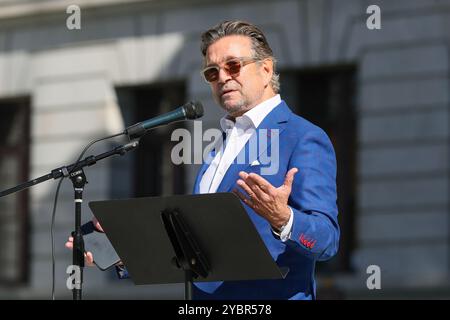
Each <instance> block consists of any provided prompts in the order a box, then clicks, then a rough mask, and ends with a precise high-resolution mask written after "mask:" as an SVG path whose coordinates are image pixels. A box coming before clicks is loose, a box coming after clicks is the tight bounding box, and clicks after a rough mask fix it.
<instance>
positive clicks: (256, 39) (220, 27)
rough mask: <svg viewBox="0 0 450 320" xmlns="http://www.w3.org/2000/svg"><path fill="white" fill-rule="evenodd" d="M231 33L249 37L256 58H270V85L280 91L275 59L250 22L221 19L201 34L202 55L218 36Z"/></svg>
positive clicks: (276, 91)
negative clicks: (271, 68)
mask: <svg viewBox="0 0 450 320" xmlns="http://www.w3.org/2000/svg"><path fill="white" fill-rule="evenodd" d="M231 35H241V36H247V37H249V38H250V40H251V42H252V50H253V58H255V59H258V60H263V59H267V58H269V59H271V60H272V63H273V75H272V79H271V80H270V85H271V87H272V89H273V91H274V92H275V93H278V92H279V91H280V75H279V74H277V73H276V71H275V70H276V62H277V60H276V59H275V57H274V56H273V52H272V49H271V48H270V46H269V43H268V42H267V40H266V37H265V36H264V34H263V33H262V31H261V30H260V29H259V28H258V27H256V26H255V25H253V24H251V23H248V22H245V21H239V20H235V21H223V22H221V23H219V24H217V25H215V26H214V27H212V28H211V29H209V30H207V31H205V32H204V33H203V34H202V36H201V39H202V43H201V47H200V49H201V51H202V54H203V57H205V56H206V51H207V50H208V47H209V46H210V45H211V44H213V43H214V42H216V41H217V40H219V39H220V38H223V37H226V36H231Z"/></svg>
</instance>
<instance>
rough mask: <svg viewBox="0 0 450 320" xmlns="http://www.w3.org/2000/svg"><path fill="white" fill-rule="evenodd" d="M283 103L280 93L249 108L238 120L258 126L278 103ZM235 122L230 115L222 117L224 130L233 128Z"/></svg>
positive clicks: (221, 124)
mask: <svg viewBox="0 0 450 320" xmlns="http://www.w3.org/2000/svg"><path fill="white" fill-rule="evenodd" d="M280 103H281V97H280V95H279V94H277V95H275V96H273V97H272V98H270V99H267V100H265V101H263V102H261V103H260V104H258V105H256V106H255V107H253V108H252V109H250V110H248V111H247V112H246V113H244V114H243V115H242V116H240V117H237V118H236V122H241V123H246V124H247V125H248V126H252V127H253V128H255V129H256V128H257V127H258V126H259V125H260V124H261V122H262V121H263V120H264V118H265V117H266V116H267V115H268V114H269V113H270V111H272V110H273V109H274V108H275V107H276V106H277V105H279V104H280ZM234 125H235V123H234V121H233V120H231V119H229V118H228V115H226V116H224V117H222V118H221V119H220V126H221V127H222V130H223V131H226V130H228V129H232V128H233V127H234Z"/></svg>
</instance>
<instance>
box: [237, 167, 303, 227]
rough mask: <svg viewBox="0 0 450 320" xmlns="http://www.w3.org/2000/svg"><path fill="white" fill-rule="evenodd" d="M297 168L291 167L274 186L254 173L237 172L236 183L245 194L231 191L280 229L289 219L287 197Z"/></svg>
mask: <svg viewBox="0 0 450 320" xmlns="http://www.w3.org/2000/svg"><path fill="white" fill-rule="evenodd" d="M297 171H298V169H297V168H292V169H291V170H289V171H288V173H287V174H286V177H285V179H284V183H283V184H282V185H281V186H280V187H278V188H276V187H274V186H272V185H271V184H270V183H269V182H268V181H267V180H266V179H264V178H263V177H261V176H259V175H257V174H256V173H250V174H247V173H246V172H243V171H241V172H239V177H241V179H239V180H238V181H237V184H238V186H239V187H241V188H242V189H243V190H244V191H245V193H246V194H247V196H245V195H244V194H242V193H241V192H240V191H238V190H236V189H234V190H233V192H234V193H235V194H236V195H237V196H238V197H239V198H240V199H241V200H242V201H244V203H245V204H247V205H248V206H249V207H250V208H252V209H253V210H255V212H256V213H258V214H259V215H261V216H262V217H263V218H265V219H266V220H267V221H269V223H270V224H271V225H272V226H273V227H274V228H275V229H280V228H281V227H282V226H283V225H285V224H286V223H287V222H288V221H289V217H290V215H291V211H290V209H289V207H288V198H289V195H290V194H291V190H292V182H293V181H294V175H295V174H296V173H297Z"/></svg>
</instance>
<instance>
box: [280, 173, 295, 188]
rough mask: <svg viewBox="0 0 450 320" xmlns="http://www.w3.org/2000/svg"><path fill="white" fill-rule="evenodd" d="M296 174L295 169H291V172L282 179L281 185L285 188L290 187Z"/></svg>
mask: <svg viewBox="0 0 450 320" xmlns="http://www.w3.org/2000/svg"><path fill="white" fill-rule="evenodd" d="M297 172H298V169H297V168H292V169H291V170H289V171H288V173H286V178H285V179H284V183H283V185H284V186H285V187H288V188H291V187H292V183H293V182H294V176H295V174H296V173H297Z"/></svg>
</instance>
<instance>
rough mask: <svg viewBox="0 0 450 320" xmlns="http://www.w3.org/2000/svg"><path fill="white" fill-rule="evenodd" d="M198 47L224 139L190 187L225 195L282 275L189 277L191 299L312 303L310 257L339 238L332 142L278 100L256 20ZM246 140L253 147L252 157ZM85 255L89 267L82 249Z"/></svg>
mask: <svg viewBox="0 0 450 320" xmlns="http://www.w3.org/2000/svg"><path fill="white" fill-rule="evenodd" d="M202 53H203V56H204V64H205V68H204V69H203V70H202V74H203V76H204V78H205V80H206V81H207V82H208V83H209V85H210V86H211V91H212V94H213V96H214V99H215V100H216V102H217V103H218V104H219V105H220V106H221V107H222V108H223V109H224V110H225V111H226V113H227V115H226V116H225V117H224V118H222V119H221V126H222V129H223V131H224V133H226V139H225V141H224V142H222V145H221V148H220V150H217V149H219V148H216V150H215V151H216V152H215V153H213V154H212V155H211V158H212V161H210V162H208V163H205V164H203V166H202V167H201V169H200V171H199V173H198V175H197V179H196V182H195V186H194V193H214V192H234V193H235V194H236V195H237V196H238V197H239V198H240V199H241V200H242V202H243V203H244V205H245V208H246V210H247V213H248V215H249V217H250V219H251V220H252V221H253V223H254V225H255V227H256V229H257V230H258V232H259V234H260V235H261V238H262V240H263V241H264V243H265V245H266V246H267V248H268V250H269V252H270V254H271V255H272V257H273V259H274V260H275V261H276V262H277V264H278V266H279V267H288V268H289V273H288V274H287V276H286V278H285V279H282V280H258V281H254V280H251V281H250V280H248V281H227V282H207V283H205V282H203V283H194V290H193V293H194V298H195V299H295V300H300V299H314V298H315V291H316V286H315V281H314V268H315V263H316V261H323V260H327V259H329V258H331V257H332V256H334V255H335V254H336V252H337V249H338V243H339V225H338V221H337V214H338V210H337V206H336V159H335V154H334V150H333V146H332V144H331V142H330V140H329V139H328V137H327V135H326V134H325V133H324V131H323V130H322V129H320V128H318V127H317V126H315V125H313V124H312V123H310V122H308V121H307V120H305V119H303V118H301V117H299V116H297V115H295V114H294V113H292V111H291V110H290V109H289V107H288V106H287V105H286V103H285V102H284V101H283V100H281V97H280V95H279V94H278V91H279V87H280V86H279V82H278V75H277V74H276V72H275V62H276V61H275V58H274V57H273V53H272V50H271V48H270V46H269V44H268V43H267V40H266V38H265V36H264V35H263V33H262V32H261V31H260V30H259V29H258V28H257V27H256V26H254V25H252V24H249V23H246V22H242V21H225V22H223V23H221V24H219V25H217V26H215V27H213V28H212V29H210V30H208V31H206V32H205V33H204V34H203V35H202ZM261 133H263V134H261ZM262 140H267V141H268V143H267V144H265V143H263V141H262ZM252 141H257V146H259V147H260V148H259V150H257V152H256V153H255V152H252V150H253V148H252V144H251V142H252ZM242 155H244V156H243V157H242ZM247 155H248V156H247ZM239 159H246V161H238V160H239ZM267 159H271V160H272V163H269V164H268V163H267V161H265V160H267ZM95 224H96V228H97V229H98V230H100V231H101V227H100V225H98V222H97V221H95ZM72 240H73V239H72V238H69V241H68V242H67V243H66V246H67V247H68V248H72ZM86 261H87V264H88V265H92V264H93V256H92V253H90V252H88V253H86ZM255 268H258V262H257V261H255ZM122 271H124V270H123V268H122ZM124 272H125V271H124ZM125 273H126V272H125Z"/></svg>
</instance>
